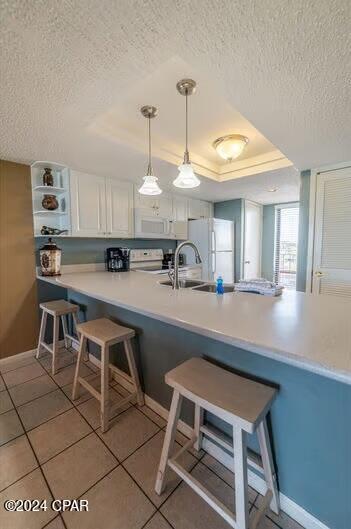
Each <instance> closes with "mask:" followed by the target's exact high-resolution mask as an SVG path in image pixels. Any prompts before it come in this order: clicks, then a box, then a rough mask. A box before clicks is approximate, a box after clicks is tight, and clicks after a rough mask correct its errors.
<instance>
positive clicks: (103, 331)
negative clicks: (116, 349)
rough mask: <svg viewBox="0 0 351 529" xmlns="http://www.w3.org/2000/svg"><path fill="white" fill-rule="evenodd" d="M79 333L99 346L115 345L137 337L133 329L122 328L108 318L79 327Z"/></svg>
mask: <svg viewBox="0 0 351 529" xmlns="http://www.w3.org/2000/svg"><path fill="white" fill-rule="evenodd" d="M78 327H79V331H80V332H82V333H83V334H84V336H86V338H88V340H91V341H92V342H95V343H96V344H97V345H100V346H102V345H109V346H110V345H114V344H115V343H119V342H123V341H124V340H129V339H130V338H133V337H134V336H135V332H134V330H133V329H128V327H122V325H118V323H114V322H113V321H111V320H109V319H108V318H100V319H98V320H91V321H87V322H84V323H80V324H79V325H78Z"/></svg>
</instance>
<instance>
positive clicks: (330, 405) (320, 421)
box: [39, 281, 351, 529]
mask: <svg viewBox="0 0 351 529" xmlns="http://www.w3.org/2000/svg"><path fill="white" fill-rule="evenodd" d="M39 283H41V282H40V281H39ZM46 287H47V290H46V295H50V288H51V285H49V284H46ZM60 290H61V292H60V297H65V296H66V295H67V292H66V291H65V290H64V289H60ZM53 295H55V296H56V295H57V290H55V292H54V294H53ZM68 298H69V299H71V300H72V301H74V302H78V303H80V304H81V305H83V306H85V307H86V313H85V317H86V318H88V319H93V318H97V317H101V316H106V317H110V318H112V319H116V320H117V321H118V322H120V323H121V324H122V325H127V326H130V327H132V328H133V329H135V330H136V333H137V338H136V339H135V341H134V349H135V351H136V354H137V361H138V365H139V367H140V370H141V373H142V377H143V384H144V388H145V391H146V393H147V394H148V395H149V396H150V397H151V398H153V399H154V400H156V401H157V402H159V403H160V404H161V405H162V406H164V407H166V408H169V406H170V400H171V389H170V388H169V387H168V386H167V385H166V384H165V382H164V375H165V373H166V372H167V371H169V370H170V369H172V368H173V367H175V366H177V365H179V364H180V363H181V362H183V361H185V360H186V359H188V358H190V357H194V356H202V357H205V358H207V359H210V360H211V361H214V362H217V363H219V364H220V365H222V366H224V367H226V368H227V369H229V370H233V371H235V372H239V373H241V374H244V375H245V376H247V377H250V378H254V379H259V380H261V381H263V382H265V383H268V384H273V385H275V386H277V387H279V393H278V396H277V398H276V400H275V402H274V403H273V406H272V411H271V414H270V417H269V426H270V429H271V432H272V438H273V445H274V454H275V460H276V465H277V471H278V480H279V488H280V490H281V492H282V493H283V494H285V495H286V496H287V497H289V498H290V499H291V500H293V501H294V502H296V503H297V504H298V505H300V506H301V507H303V508H304V509H305V510H306V511H308V512H309V513H311V514H312V515H313V516H315V517H316V518H318V519H319V520H321V521H322V522H323V523H324V524H326V525H327V526H328V527H329V528H330V529H349V527H350V520H351V502H350V497H351V484H350V470H351V456H350V446H351V421H350V410H351V386H349V385H346V384H342V383H338V382H335V381H333V380H331V379H328V378H325V377H322V376H319V375H315V374H313V373H310V372H307V371H304V370H302V369H298V368H295V367H292V366H289V365H287V364H284V363H281V362H278V361H274V360H271V359H268V358H264V357H262V356H260V355H258V354H255V353H251V352H249V351H245V350H242V349H239V348H236V347H233V346H230V345H227V344H224V343H221V342H218V341H216V340H212V339H209V338H206V337H203V336H200V335H197V334H195V333H192V332H189V331H185V330H182V329H180V328H177V327H175V326H172V325H169V324H166V323H162V322H160V321H157V320H153V319H150V318H147V317H145V316H142V315H140V314H136V313H134V312H131V311H128V310H125V309H120V308H118V307H115V306H112V305H109V304H106V303H102V302H99V301H96V300H94V299H92V298H89V297H87V296H84V295H81V294H78V293H76V292H72V291H69V292H68ZM80 317H81V318H82V315H81V314H80ZM119 352H120V350H119V349H118V346H117V347H116V348H115V349H114V352H113V355H114V356H115V358H114V361H116V360H117V359H116V355H118V356H122V355H119V354H118V353H119ZM116 363H118V365H121V364H120V361H119V360H118V361H117V362H116ZM121 367H123V365H122V366H121ZM182 419H183V420H185V421H186V422H187V423H188V424H192V419H193V410H192V407H191V406H190V405H189V403H188V405H186V406H184V409H183V412H182ZM207 420H208V421H209V422H212V419H211V417H207ZM218 425H219V423H218V421H217V426H218ZM220 426H221V427H222V428H223V430H224V431H226V432H227V433H230V428H229V426H228V425H226V424H225V423H220ZM249 445H250V446H251V447H255V446H256V443H255V440H254V439H250V440H249Z"/></svg>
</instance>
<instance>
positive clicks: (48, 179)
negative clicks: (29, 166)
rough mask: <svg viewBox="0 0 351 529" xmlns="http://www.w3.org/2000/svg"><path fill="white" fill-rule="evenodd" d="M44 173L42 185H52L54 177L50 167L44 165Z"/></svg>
mask: <svg viewBox="0 0 351 529" xmlns="http://www.w3.org/2000/svg"><path fill="white" fill-rule="evenodd" d="M44 171H45V173H44V174H43V185H44V186H53V185H54V177H53V176H52V169H50V167H46V168H45V169H44Z"/></svg>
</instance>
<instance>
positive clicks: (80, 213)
mask: <svg viewBox="0 0 351 529" xmlns="http://www.w3.org/2000/svg"><path fill="white" fill-rule="evenodd" d="M70 189H71V232H72V236H73V237H105V236H106V231H107V228H106V185H105V178H103V177H101V176H95V175H91V174H87V173H80V172H78V171H71V178H70Z"/></svg>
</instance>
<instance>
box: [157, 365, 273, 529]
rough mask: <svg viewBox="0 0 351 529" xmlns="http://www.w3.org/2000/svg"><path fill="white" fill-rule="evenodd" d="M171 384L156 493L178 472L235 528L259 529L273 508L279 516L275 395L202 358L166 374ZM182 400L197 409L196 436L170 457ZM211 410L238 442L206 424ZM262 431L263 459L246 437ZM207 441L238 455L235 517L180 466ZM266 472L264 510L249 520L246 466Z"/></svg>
mask: <svg viewBox="0 0 351 529" xmlns="http://www.w3.org/2000/svg"><path fill="white" fill-rule="evenodd" d="M165 380H166V383H167V384H169V385H170V386H171V387H173V398H172V404H171V409H170V412H169V418H168V424H167V429H166V435H165V439H164V444H163V448H162V454H161V460H160V464H159V469H158V473H157V478H156V484H155V490H156V492H157V494H161V493H162V492H163V490H164V486H165V476H166V470H167V466H169V467H170V468H171V469H172V470H174V472H176V473H177V474H178V475H179V476H180V477H181V478H182V479H183V480H184V481H185V482H186V483H187V484H188V485H190V487H191V488H192V489H194V491H195V492H197V493H198V494H199V495H200V496H201V497H202V498H203V499H204V500H205V501H206V502H207V503H208V504H209V505H210V506H211V507H212V508H213V509H214V510H215V511H216V512H217V513H218V514H220V516H222V517H223V518H224V519H225V520H226V521H227V522H228V524H229V525H230V526H231V527H235V528H236V529H248V527H249V523H250V529H254V528H256V527H257V525H258V522H259V519H260V517H261V515H262V514H263V512H264V511H265V510H266V508H267V507H268V505H269V504H270V506H271V509H272V510H273V511H274V512H275V513H277V514H279V494H278V489H277V482H276V476H275V472H274V466H273V458H272V451H271V445H270V440H269V436H268V431H267V421H266V416H267V413H268V411H269V409H270V407H271V404H272V401H273V399H274V397H275V395H276V390H275V389H273V388H271V387H269V386H266V385H264V384H260V383H258V382H254V381H252V380H249V379H247V378H244V377H241V376H238V375H235V374H233V373H230V372H229V371H226V370H225V369H222V368H220V367H218V366H216V365H213V364H211V363H210V362H207V361H206V360H203V359H201V358H192V359H190V360H188V361H186V362H184V363H183V364H181V365H180V366H178V367H176V368H175V369H173V370H172V371H170V372H169V373H167V374H166V377H165ZM183 397H185V398H187V399H189V400H191V401H192V402H194V404H195V421H194V434H193V437H192V438H191V439H190V441H189V442H188V443H186V444H185V445H184V446H183V447H182V448H181V450H179V452H178V453H177V454H176V455H175V456H173V457H170V453H171V452H172V448H173V444H174V438H175V434H176V430H177V423H178V419H179V414H180V408H181V404H182V399H183ZM204 410H207V411H209V412H211V413H213V414H214V415H216V416H217V417H219V418H221V419H223V420H224V421H226V422H228V423H229V424H231V426H232V429H233V442H231V441H229V440H228V439H227V436H225V435H223V434H220V433H219V431H218V430H216V429H214V428H211V427H210V426H207V425H206V426H205V425H204V424H203V411H204ZM256 431H257V436H258V441H259V445H260V451H261V456H257V455H256V454H254V453H250V451H249V449H248V448H247V446H246V437H247V434H248V433H249V434H252V433H254V432H256ZM203 435H206V436H207V437H209V438H211V439H214V440H215V441H216V442H217V443H218V444H219V445H220V446H222V447H223V448H225V449H226V450H227V451H229V452H231V453H232V454H233V458H234V462H233V470H234V473H235V506H236V509H235V510H236V516H234V514H233V512H232V511H231V510H229V509H228V508H227V507H226V506H225V505H223V503H221V502H220V501H219V500H218V499H217V498H216V497H215V496H214V495H213V494H212V493H211V492H209V491H208V490H207V489H206V488H205V487H204V486H203V484H202V483H200V482H199V481H197V480H196V479H195V478H194V477H193V476H192V475H191V474H190V473H189V472H187V471H186V470H185V469H184V468H183V467H182V466H181V465H180V464H179V463H178V461H177V459H178V458H179V456H180V455H181V454H182V453H184V451H185V450H187V449H188V448H190V447H191V446H194V447H195V448H196V449H197V450H199V449H200V448H201V447H202V438H203ZM248 465H249V466H251V467H253V468H254V469H255V470H258V471H259V472H261V473H262V474H263V475H264V477H265V480H266V483H267V493H266V495H265V497H264V501H263V502H262V504H261V506H260V509H259V510H258V511H257V512H255V513H253V516H252V519H251V517H250V520H249V508H248V506H249V504H248V484H247V480H248V477H247V466H248Z"/></svg>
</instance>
